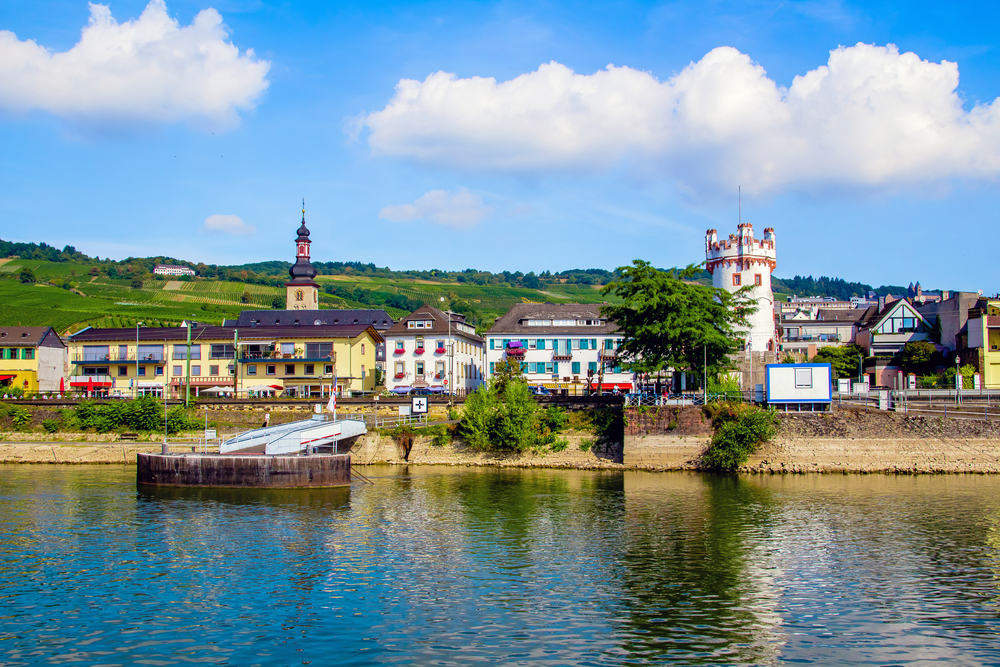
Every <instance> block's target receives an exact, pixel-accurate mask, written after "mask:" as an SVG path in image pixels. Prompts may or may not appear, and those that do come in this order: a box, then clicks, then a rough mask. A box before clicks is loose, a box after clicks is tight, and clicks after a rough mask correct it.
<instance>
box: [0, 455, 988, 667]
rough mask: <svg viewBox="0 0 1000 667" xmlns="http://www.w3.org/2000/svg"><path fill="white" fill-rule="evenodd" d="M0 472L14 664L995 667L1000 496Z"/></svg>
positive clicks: (755, 485)
mask: <svg viewBox="0 0 1000 667" xmlns="http://www.w3.org/2000/svg"><path fill="white" fill-rule="evenodd" d="M366 472H367V473H368V474H369V476H371V477H372V478H373V480H374V481H375V484H374V486H368V485H364V486H362V485H355V486H353V487H351V488H343V489H324V490H299V491H282V492H276V491H263V490H261V491H256V490H248V491H236V490H204V489H202V490H176V489H175V490H157V491H149V490H138V491H137V490H136V487H135V469H134V468H124V467H123V468H115V467H110V466H94V467H88V466H81V467H70V466H65V467H60V466H0V664H3V665H22V664H59V665H63V664H85V665H125V664H136V663H141V664H149V665H174V664H186V663H207V664H230V665H300V664H310V663H313V664H330V663H333V662H336V663H338V664H417V665H424V664H447V665H462V664H471V663H484V662H493V663H504V664H531V665H546V664H550V665H564V664H644V663H657V664H662V663H676V664H699V663H714V664H769V663H817V664H823V665H830V664H852V665H853V664H873V665H874V664H878V665H902V664H934V663H940V662H944V661H948V662H950V663H952V664H957V665H966V664H968V665H977V664H1000V633H998V630H1000V619H998V604H997V603H998V587H1000V579H998V575H1000V558H998V555H1000V551H998V550H1000V533H998V530H1000V479H997V478H994V477H988V476H968V477H965V476H918V477H885V476H861V477H858V476H788V477H778V476H776V477H744V478H734V477H714V476H706V475H697V474H687V473H667V474H654V473H607V472H590V471H561V470H559V471H557V470H484V469H466V468H429V467H419V468H411V469H408V470H407V469H405V468H390V467H378V468H368V469H366Z"/></svg>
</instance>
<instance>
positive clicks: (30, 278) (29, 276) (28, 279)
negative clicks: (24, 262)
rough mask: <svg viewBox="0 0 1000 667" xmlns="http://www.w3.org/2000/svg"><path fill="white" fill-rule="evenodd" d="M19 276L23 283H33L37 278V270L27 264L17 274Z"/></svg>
mask: <svg viewBox="0 0 1000 667" xmlns="http://www.w3.org/2000/svg"><path fill="white" fill-rule="evenodd" d="M17 277H18V278H20V280H21V282H22V283H33V282H35V281H36V280H37V278H35V272H34V271H32V270H31V269H30V268H29V267H27V266H26V267H24V268H23V269H21V272H20V273H19V274H17Z"/></svg>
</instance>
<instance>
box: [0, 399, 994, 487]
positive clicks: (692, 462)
mask: <svg viewBox="0 0 1000 667" xmlns="http://www.w3.org/2000/svg"><path fill="white" fill-rule="evenodd" d="M780 419H781V423H780V425H779V426H778V433H777V436H776V437H775V438H774V439H773V440H772V441H771V442H769V443H766V444H765V445H764V446H762V447H761V448H760V450H759V451H758V452H757V453H756V454H754V455H752V456H751V457H750V461H749V462H748V465H747V466H746V468H745V471H747V472H765V473H788V472H904V473H914V472H918V473H933V472H949V473H958V472H968V473H1000V422H986V421H983V420H955V419H943V418H937V417H914V416H908V415H902V414H896V413H891V412H868V413H866V412H860V411H853V410H841V411H838V412H836V413H831V414H789V415H781V416H780ZM711 434H712V425H711V422H710V420H709V418H708V417H707V416H706V415H705V414H704V413H703V412H702V410H701V409H700V408H661V409H659V410H656V409H648V410H643V411H638V410H632V409H630V410H627V411H626V415H625V423H624V428H623V432H622V433H621V434H620V435H619V436H618V437H617V438H613V439H611V440H609V441H607V442H601V441H599V439H598V438H597V437H596V436H594V435H592V434H569V435H566V436H564V439H565V440H566V441H567V445H566V447H565V448H564V449H562V450H561V451H541V452H528V453H524V454H498V453H483V452H476V451H472V450H470V449H468V448H466V447H465V446H464V444H463V443H462V442H461V441H460V440H458V439H451V440H450V441H448V442H445V443H441V439H440V438H437V439H435V438H431V437H426V436H421V435H419V431H417V435H416V437H414V438H413V439H412V441H410V440H397V439H396V438H394V437H392V436H391V435H388V434H385V433H371V434H369V435H367V436H364V437H363V438H361V439H360V440H359V441H358V443H357V444H356V445H355V447H354V448H353V449H352V455H353V456H352V458H353V464H354V465H368V464H375V463H393V464H406V465H413V464H416V465H421V464H423V465H474V466H506V467H552V468H583V469H588V468H607V469H638V470H697V469H699V467H700V459H701V456H702V455H703V454H704V453H705V451H706V450H707V448H708V444H709V440H710V438H711ZM159 450H160V445H159V443H155V442H151V443H111V442H73V443H69V442H52V443H47V442H45V443H40V442H0V462H5V463H14V462H19V463H53V462H58V463H119V464H120V463H126V462H127V463H129V464H132V465H134V464H135V461H136V453H137V452H140V451H143V452H154V453H155V452H158V451H159Z"/></svg>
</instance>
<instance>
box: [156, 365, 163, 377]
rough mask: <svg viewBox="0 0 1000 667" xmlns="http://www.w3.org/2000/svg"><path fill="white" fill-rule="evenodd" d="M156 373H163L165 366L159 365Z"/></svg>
mask: <svg viewBox="0 0 1000 667" xmlns="http://www.w3.org/2000/svg"><path fill="white" fill-rule="evenodd" d="M156 374H157V375H163V366H157V367H156Z"/></svg>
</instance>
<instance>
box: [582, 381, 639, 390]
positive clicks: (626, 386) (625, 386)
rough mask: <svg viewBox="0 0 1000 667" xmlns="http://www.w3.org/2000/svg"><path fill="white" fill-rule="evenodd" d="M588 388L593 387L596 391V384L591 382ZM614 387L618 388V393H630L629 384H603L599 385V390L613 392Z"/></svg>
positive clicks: (630, 386)
mask: <svg viewBox="0 0 1000 667" xmlns="http://www.w3.org/2000/svg"><path fill="white" fill-rule="evenodd" d="M590 386H591V387H593V388H594V389H597V383H596V382H591V383H590ZM615 387H618V391H632V383H631V382H619V383H617V384H616V383H614V382H605V383H604V384H602V385H601V389H604V390H607V391H613V390H614V388H615Z"/></svg>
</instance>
